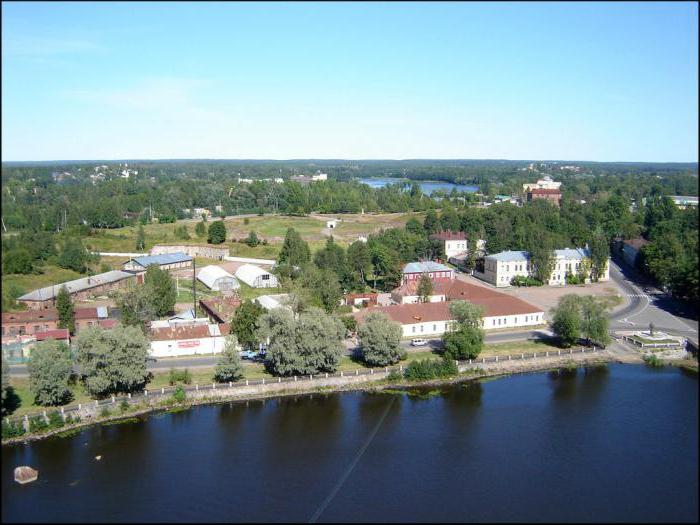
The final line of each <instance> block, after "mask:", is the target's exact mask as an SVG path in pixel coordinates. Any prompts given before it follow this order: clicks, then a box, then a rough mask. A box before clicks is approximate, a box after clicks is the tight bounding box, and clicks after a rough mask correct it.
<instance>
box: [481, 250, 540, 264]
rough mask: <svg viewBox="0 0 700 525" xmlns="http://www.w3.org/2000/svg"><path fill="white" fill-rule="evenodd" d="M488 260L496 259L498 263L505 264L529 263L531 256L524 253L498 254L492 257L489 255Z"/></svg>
mask: <svg viewBox="0 0 700 525" xmlns="http://www.w3.org/2000/svg"><path fill="white" fill-rule="evenodd" d="M486 259H494V260H496V261H503V262H513V261H527V260H529V259H530V254H529V253H527V252H524V251H507V252H498V253H494V254H491V255H487V256H486Z"/></svg>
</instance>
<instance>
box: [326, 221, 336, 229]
mask: <svg viewBox="0 0 700 525" xmlns="http://www.w3.org/2000/svg"><path fill="white" fill-rule="evenodd" d="M337 226H338V219H329V220H327V221H326V228H336V227H337Z"/></svg>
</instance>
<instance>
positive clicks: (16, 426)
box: [2, 420, 24, 439]
mask: <svg viewBox="0 0 700 525" xmlns="http://www.w3.org/2000/svg"><path fill="white" fill-rule="evenodd" d="M23 435H24V425H23V424H22V422H21V421H10V422H9V423H8V422H7V421H5V420H3V422H2V438H3V439H9V438H13V437H19V436H23Z"/></svg>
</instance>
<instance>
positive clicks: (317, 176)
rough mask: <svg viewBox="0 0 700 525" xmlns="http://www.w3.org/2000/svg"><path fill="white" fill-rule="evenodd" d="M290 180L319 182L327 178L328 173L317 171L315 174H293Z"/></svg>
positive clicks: (301, 182) (304, 182)
mask: <svg viewBox="0 0 700 525" xmlns="http://www.w3.org/2000/svg"><path fill="white" fill-rule="evenodd" d="M290 180H293V181H294V182H298V183H300V184H309V183H310V182H319V181H324V180H328V175H327V174H325V173H321V172H317V173H316V174H315V175H310V176H309V175H294V176H292V177H290Z"/></svg>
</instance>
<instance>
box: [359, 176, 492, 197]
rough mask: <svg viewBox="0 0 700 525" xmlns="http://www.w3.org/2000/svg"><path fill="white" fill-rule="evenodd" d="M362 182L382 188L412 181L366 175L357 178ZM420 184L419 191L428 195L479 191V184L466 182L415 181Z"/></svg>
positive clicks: (372, 186)
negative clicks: (454, 191)
mask: <svg viewBox="0 0 700 525" xmlns="http://www.w3.org/2000/svg"><path fill="white" fill-rule="evenodd" d="M359 181H360V182H361V183H362V184H367V185H368V186H369V187H371V188H383V187H384V186H386V185H387V184H395V183H397V182H412V181H411V180H409V179H402V178H392V177H368V178H365V179H359ZM415 182H417V183H418V185H419V186H420V189H421V191H422V192H423V193H424V194H426V195H430V194H431V193H433V192H434V191H436V190H444V191H446V192H450V191H452V189H453V188H454V189H456V190H457V191H460V192H462V191H463V192H468V193H474V192H477V191H479V186H472V185H467V184H454V183H452V182H440V181H419V180H417V181H415Z"/></svg>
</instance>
